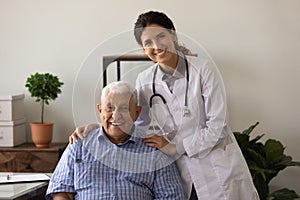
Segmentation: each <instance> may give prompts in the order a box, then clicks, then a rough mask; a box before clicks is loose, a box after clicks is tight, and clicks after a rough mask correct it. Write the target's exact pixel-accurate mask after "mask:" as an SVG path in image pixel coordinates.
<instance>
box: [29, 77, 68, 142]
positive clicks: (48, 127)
mask: <svg viewBox="0 0 300 200" xmlns="http://www.w3.org/2000/svg"><path fill="white" fill-rule="evenodd" d="M63 84H64V83H63V82H60V80H59V78H58V77H57V76H55V75H53V74H50V73H44V74H43V73H38V72H36V73H35V74H31V75H30V76H29V77H28V78H27V80H26V84H25V87H26V88H28V91H29V92H30V94H31V97H35V98H36V100H35V101H36V102H39V103H40V105H41V120H40V122H32V123H31V124H30V127H31V136H32V141H33V142H34V144H35V146H36V147H48V146H49V144H50V143H51V141H52V131H53V123H49V122H47V123H46V122H44V106H45V104H47V105H48V104H49V103H50V101H53V100H55V99H56V98H57V97H58V94H60V93H61V89H60V88H61V86H62V85H63Z"/></svg>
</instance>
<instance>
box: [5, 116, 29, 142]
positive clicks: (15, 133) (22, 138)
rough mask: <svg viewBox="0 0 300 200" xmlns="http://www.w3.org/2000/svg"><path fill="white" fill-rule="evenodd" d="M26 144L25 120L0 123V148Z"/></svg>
mask: <svg viewBox="0 0 300 200" xmlns="http://www.w3.org/2000/svg"><path fill="white" fill-rule="evenodd" d="M25 142H26V120H25V118H23V119H21V120H17V121H9V122H8V121H7V122H4V121H0V147H14V146H17V145H19V144H23V143H25Z"/></svg>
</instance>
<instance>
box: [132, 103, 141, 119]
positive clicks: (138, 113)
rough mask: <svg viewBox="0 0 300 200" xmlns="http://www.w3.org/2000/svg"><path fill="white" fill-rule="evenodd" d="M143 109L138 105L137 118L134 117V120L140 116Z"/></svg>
mask: <svg viewBox="0 0 300 200" xmlns="http://www.w3.org/2000/svg"><path fill="white" fill-rule="evenodd" d="M141 111H142V106H136V111H135V119H134V121H135V120H137V118H138V117H139V116H140V114H141Z"/></svg>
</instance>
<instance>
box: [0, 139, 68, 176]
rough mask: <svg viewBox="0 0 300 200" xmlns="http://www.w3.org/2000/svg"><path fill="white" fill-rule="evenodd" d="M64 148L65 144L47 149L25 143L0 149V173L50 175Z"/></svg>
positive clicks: (56, 144) (55, 144)
mask: <svg viewBox="0 0 300 200" xmlns="http://www.w3.org/2000/svg"><path fill="white" fill-rule="evenodd" d="M66 146H67V144H66V143H53V144H51V145H50V147H48V148H36V147H35V146H34V144H31V143H26V144H22V145H20V146H17V147H0V171H1V172H46V173H52V172H53V171H54V169H55V167H56V164H57V162H58V160H59V158H60V156H61V154H62V152H63V151H64V148H65V147H66Z"/></svg>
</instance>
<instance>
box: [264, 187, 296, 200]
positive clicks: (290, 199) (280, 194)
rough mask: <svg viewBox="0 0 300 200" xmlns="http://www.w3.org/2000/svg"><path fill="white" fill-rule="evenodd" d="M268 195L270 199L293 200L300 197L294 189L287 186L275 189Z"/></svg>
mask: <svg viewBox="0 0 300 200" xmlns="http://www.w3.org/2000/svg"><path fill="white" fill-rule="evenodd" d="M269 197H272V200H294V199H298V198H300V197H299V195H298V194H297V193H296V192H295V191H294V190H290V189H287V188H283V189H280V190H276V191H274V192H272V193H271V194H270V195H269Z"/></svg>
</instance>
